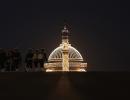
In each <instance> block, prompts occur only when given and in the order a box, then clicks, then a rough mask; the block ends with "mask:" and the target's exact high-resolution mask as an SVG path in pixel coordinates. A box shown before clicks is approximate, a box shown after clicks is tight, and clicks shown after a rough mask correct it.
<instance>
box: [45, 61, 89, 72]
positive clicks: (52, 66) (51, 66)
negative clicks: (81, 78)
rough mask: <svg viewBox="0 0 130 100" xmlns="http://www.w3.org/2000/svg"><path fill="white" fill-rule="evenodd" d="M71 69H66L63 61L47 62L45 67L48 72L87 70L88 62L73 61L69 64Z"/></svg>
mask: <svg viewBox="0 0 130 100" xmlns="http://www.w3.org/2000/svg"><path fill="white" fill-rule="evenodd" d="M69 66H70V67H69V71H64V70H63V68H62V63H61V62H57V63H45V64H44V68H45V70H46V72H86V71H87V70H86V68H87V63H79V62H71V63H70V64H69Z"/></svg>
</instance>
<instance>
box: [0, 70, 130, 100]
mask: <svg viewBox="0 0 130 100" xmlns="http://www.w3.org/2000/svg"><path fill="white" fill-rule="evenodd" d="M129 95H130V73H128V72H87V73H44V72H38V73H36V72H34V73H31V72H29V73H26V72H25V73H24V72H21V73H16V72H14V73H0V100H119V99H122V100H126V98H127V99H128V98H129Z"/></svg>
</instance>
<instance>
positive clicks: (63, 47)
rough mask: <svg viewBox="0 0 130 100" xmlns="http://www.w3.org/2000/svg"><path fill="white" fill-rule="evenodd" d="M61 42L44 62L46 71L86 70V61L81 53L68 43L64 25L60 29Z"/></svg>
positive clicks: (66, 30)
mask: <svg viewBox="0 0 130 100" xmlns="http://www.w3.org/2000/svg"><path fill="white" fill-rule="evenodd" d="M61 33H62V43H61V44H60V45H59V47H57V48H56V49H54V50H53V51H52V53H51V54H50V56H49V58H48V62H47V63H45V64H44V67H45V69H46V72H57V71H67V72H68V71H79V72H86V68H87V63H84V61H83V57H82V55H81V54H80V53H79V51H78V50H76V49H75V48H74V47H72V46H71V44H70V43H69V39H68V37H69V33H70V32H69V30H68V29H67V27H66V26H64V29H63V30H62V32H61Z"/></svg>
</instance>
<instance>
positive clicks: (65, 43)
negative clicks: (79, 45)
mask: <svg viewBox="0 0 130 100" xmlns="http://www.w3.org/2000/svg"><path fill="white" fill-rule="evenodd" d="M68 36H69V31H68V29H67V27H66V26H64V29H63V30H62V47H63V48H62V57H63V59H62V70H63V71H69V39H68Z"/></svg>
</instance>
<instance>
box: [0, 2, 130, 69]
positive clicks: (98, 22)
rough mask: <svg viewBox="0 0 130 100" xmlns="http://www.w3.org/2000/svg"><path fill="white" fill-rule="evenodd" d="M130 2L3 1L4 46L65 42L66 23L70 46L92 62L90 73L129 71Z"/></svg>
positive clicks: (0, 27) (0, 35)
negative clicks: (66, 22)
mask: <svg viewBox="0 0 130 100" xmlns="http://www.w3.org/2000/svg"><path fill="white" fill-rule="evenodd" d="M129 10H130V9H129V2H125V1H124V0H122V1H120V0H85V1H82V0H79V1H76V0H73V1H71V0H65V1H63V0H59V1H57V0H51V1H49V0H47V1H45V0H41V1H38V0H35V1H34V0H32V1H27V0H26V1H24V0H21V1H20V0H17V1H13V0H8V1H6V0H3V1H1V2H0V47H1V48H15V47H17V48H20V49H21V51H26V50H27V48H45V49H46V51H47V53H48V55H49V53H50V52H51V51H52V50H53V49H54V48H56V47H57V46H58V45H59V44H60V42H61V37H60V36H61V34H60V31H61V29H62V27H63V23H64V20H67V21H68V24H69V25H70V27H71V37H70V43H71V44H72V46H74V47H75V48H77V49H78V50H79V52H81V54H82V55H83V57H84V59H85V61H86V59H87V62H88V66H89V67H88V70H128V71H130V66H129V65H130V64H129V62H130V61H129V57H130V56H129V51H130V40H129V33H130V29H129V27H130V13H129Z"/></svg>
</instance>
